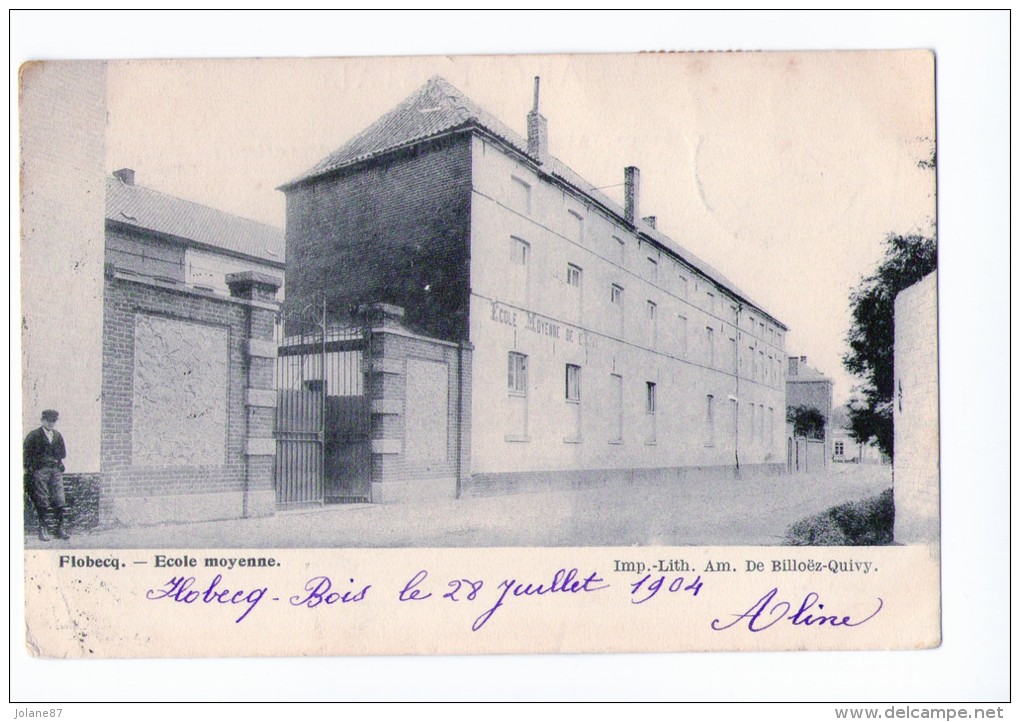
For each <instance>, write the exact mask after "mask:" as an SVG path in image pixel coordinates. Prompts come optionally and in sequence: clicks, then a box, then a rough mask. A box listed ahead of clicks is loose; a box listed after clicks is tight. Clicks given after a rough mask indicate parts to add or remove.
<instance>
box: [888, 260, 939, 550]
mask: <svg viewBox="0 0 1020 722" xmlns="http://www.w3.org/2000/svg"><path fill="white" fill-rule="evenodd" d="M894 308H895V341H894V344H895V347H894V349H895V350H894V361H893V366H894V376H895V379H896V387H895V390H894V396H893V434H894V436H893V443H894V446H893V448H894V455H893V493H894V496H895V503H896V526H895V529H894V530H893V535H894V537H895V539H896V542H897V543H898V544H938V541H939V538H940V536H941V528H940V509H941V504H940V496H939V494H940V485H941V480H940V473H939V346H938V338H939V335H938V273H937V272H933V273H931V274H929V275H927V276H925V277H924V278H923V279H921V280H920V281H918V282H917V283H915V284H914V285H913V286H910V287H909V288H906V289H904V290H902V291H900V293H899V294H898V295H897V296H896V301H895V306H894Z"/></svg>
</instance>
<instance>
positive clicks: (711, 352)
mask: <svg viewBox="0 0 1020 722" xmlns="http://www.w3.org/2000/svg"><path fill="white" fill-rule="evenodd" d="M705 360H706V362H707V363H708V365H709V366H711V367H715V330H714V329H713V328H712V327H711V326H707V327H706V328H705Z"/></svg>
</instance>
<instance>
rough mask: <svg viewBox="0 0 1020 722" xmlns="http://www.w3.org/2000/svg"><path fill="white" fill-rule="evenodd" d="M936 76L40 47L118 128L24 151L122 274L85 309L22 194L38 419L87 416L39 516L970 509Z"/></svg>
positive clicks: (370, 538)
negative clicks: (943, 441)
mask: <svg viewBox="0 0 1020 722" xmlns="http://www.w3.org/2000/svg"><path fill="white" fill-rule="evenodd" d="M934 77H935V76H934V58H933V55H932V54H931V53H930V52H926V51H903V52H874V53H853V52H844V53H839V52H833V53H772V54H755V53H736V54H725V55H724V54H699V55H684V54H679V55H667V56H658V57H656V56H639V55H632V56H562V57H532V58H527V57H521V58H505V59H500V58H443V59H431V58H420V59H376V60H363V61H348V60H308V61H288V60H250V61H244V60H224V61H183V60H182V61H175V62H170V61H159V62H155V61H152V62H146V61H128V62H110V63H40V64H37V65H29V66H27V67H26V68H25V69H24V70H23V72H22V88H23V102H24V103H25V113H26V115H25V116H23V117H25V118H26V119H31V118H32V117H33V116H32V115H31V113H35V112H38V113H41V114H42V115H44V116H45V117H46V118H47V119H51V122H52V118H54V117H55V116H60V117H63V118H64V119H65V122H66V123H67V128H66V129H64V130H66V132H67V133H68V137H73V138H74V140H75V141H80V140H82V139H83V138H87V139H90V140H91V141H93V142H92V144H91V146H89V145H88V144H84V143H80V142H76V151H77V152H78V153H79V154H85V153H88V156H87V157H86V156H80V157H78V158H75V159H74V160H75V161H79V162H77V163H75V164H74V165H68V166H64V164H63V163H59V162H58V163H57V164H56V165H49V166H46V167H45V168H41V169H40V170H39V171H38V172H34V166H33V165H32V164H31V156H28V160H27V163H28V164H27V165H26V174H25V181H26V185H25V192H26V201H27V203H28V206H27V208H26V213H29V212H33V213H35V212H38V216H39V217H40V218H42V219H45V220H46V221H48V222H49V223H50V224H52V225H58V224H65V225H66V226H67V227H68V230H69V231H70V230H72V229H73V231H74V233H75V234H76V235H77V237H75V235H71V234H68V235H66V236H65V237H66V238H68V239H72V238H73V239H74V240H75V243H79V246H80V245H82V244H81V243H80V242H81V241H85V242H86V243H87V244H88V251H87V255H88V257H87V258H81V257H80V256H81V253H80V252H77V251H76V252H74V253H68V254H67V255H66V256H65V258H66V263H67V264H68V265H69V266H70V268H69V272H70V273H73V274H80V275H85V274H88V275H89V276H90V280H95V281H96V282H97V288H96V289H95V295H94V296H93V297H92V298H91V299H90V301H89V303H88V304H87V306H86V307H82V306H81V305H80V301H79V300H78V299H71V298H68V299H67V300H66V301H65V302H66V303H73V304H75V306H76V307H77V308H76V312H77V314H79V318H81V322H80V324H79V328H78V332H79V333H80V335H81V339H80V344H78V343H76V344H73V345H71V346H69V345H67V344H66V343H65V342H64V341H61V342H60V343H59V344H54V342H53V340H54V339H55V338H58V337H59V336H58V335H57V334H52V333H49V332H47V328H48V326H47V324H49V323H60V324H61V325H63V321H61V320H58V319H57V318H56V317H54V316H53V315H52V314H51V311H50V309H51V308H52V304H49V303H45V302H43V301H42V299H41V298H40V302H39V303H38V304H35V303H33V301H34V297H35V294H39V295H40V296H41V297H42V296H45V295H46V294H48V293H49V289H48V288H46V286H45V285H42V284H40V285H37V284H35V283H34V282H33V281H34V279H35V278H36V275H35V270H34V269H35V268H36V266H35V265H33V264H34V262H35V260H36V254H38V255H39V256H40V258H39V262H40V266H42V265H43V264H49V263H50V262H49V259H50V258H51V257H52V250H53V249H52V244H48V243H45V242H43V241H42V240H41V239H42V237H43V236H44V235H45V234H50V233H52V232H53V230H55V228H54V227H52V225H50V226H47V225H43V224H40V225H37V226H35V227H34V228H28V229H27V230H26V235H25V238H24V241H23V244H24V255H23V266H22V268H23V278H24V287H25V314H24V315H25V329H24V338H25V354H26V356H25V357H26V359H27V360H26V366H25V371H26V373H25V375H24V377H23V386H24V390H25V397H24V409H25V411H24V416H25V423H26V428H27V427H29V426H30V425H31V421H33V420H34V416H37V415H38V414H39V413H40V412H44V413H56V412H59V413H61V414H62V416H61V422H62V423H60V428H61V429H64V430H65V432H66V433H67V444H68V451H67V454H68V456H67V458H66V459H64V458H63V457H64V454H63V453H61V454H59V456H60V458H59V459H58V458H56V456H57V455H56V454H49V456H47V454H46V453H40V454H35V455H32V456H31V457H30V455H29V440H28V439H26V442H25V443H26V446H25V451H26V457H25V458H26V467H25V472H26V480H29V477H31V483H30V484H29V485H28V487H27V488H29V491H30V496H31V499H32V502H33V503H32V504H31V505H26V509H27V511H26V525H27V527H28V529H29V531H30V532H31V530H32V527H33V526H35V527H37V534H31V533H29V534H27V536H26V539H27V540H28V543H29V545H30V546H32V547H33V548H35V547H39V548H43V545H46V544H48V543H49V541H50V540H52V538H53V537H54V536H56V537H58V539H59V540H60V542H62V543H64V544H65V546H67V547H68V548H88V547H104V548H118V547H129V548H138V547H148V546H172V547H180V548H186V547H244V548H254V547H273V548H278V547H284V548H286V547H312V548H332V547H339V548H348V547H492V546H505V547H520V546H534V547H555V546H569V547H578V546H630V545H635V544H637V545H671V546H695V545H746V546H761V545H808V546H810V545H836V546H854V545H881V544H890V543H892V542H893V540H894V538H895V539H898V541H900V542H907V541H925V542H927V541H937V538H938V524H937V519H938V475H937V459H938V438H937V428H938V416H937V398H938V377H937V340H938V334H937V328H936V325H935V321H936V299H937V294H936V275H935V271H936V226H935V158H936V142H935V131H934V119H935V118H934ZM68 88H74V92H73V93H70V92H69V91H68ZM894 98H895V99H896V102H891V101H892V99H894ZM341 108H342V109H344V112H342V113H340V112H336V110H337V109H341ZM70 110H74V111H76V112H65V113H61V112H60V111H70ZM79 111H80V112H79ZM104 121H105V122H104ZM241 128H244V130H243V131H242V130H241ZM31 129H32V128H31V127H28V128H26V130H28V131H31ZM47 130H48V132H49V133H51V134H56V133H58V132H59V130H60V129H59V128H47ZM89 131H91V135H89V136H83V135H82V134H83V133H86V132H89ZM72 134H73V135H72ZM51 137H54V135H50V136H48V137H47V138H46V139H43V140H42V142H43V143H45V141H46V140H47V139H48V138H51ZM28 140H29V139H28V138H26V143H27V142H28ZM26 149H27V150H30V149H31V148H30V147H28V146H26ZM46 160H47V162H52V161H50V159H49V158H48V157H47V159H46ZM66 160H67V161H68V162H69V161H71V159H70V158H67V159H66ZM86 160H88V161H90V163H89V164H88V165H85V164H84V163H85V161H86ZM62 166H64V167H62ZM85 168H87V169H88V171H89V172H88V173H84V172H82V171H83V170H84V169H85ZM44 172H46V173H53V174H54V175H56V176H57V180H54V181H49V180H48V179H46V178H45V176H44V175H43V173H44ZM58 183H66V184H70V185H72V186H74V187H75V188H76V189H79V190H84V191H86V196H87V198H88V204H87V206H86V205H85V204H83V203H82V202H80V201H79V200H78V199H75V200H74V202H75V205H76V210H77V211H79V212H80V213H79V215H77V216H74V215H71V214H59V215H57V214H55V213H54V211H55V210H56V208H50V207H48V206H47V203H48V201H49V200H50V199H48V198H47V197H46V195H45V193H44V191H42V190H39V191H38V192H36V190H35V189H36V188H37V187H39V186H47V187H51V188H52V187H55V186H56V185H57V184H58ZM777 186H781V187H782V191H781V192H780V191H779V190H778V187H777ZM59 200H60V201H61V202H65V203H66V202H67V201H68V196H66V195H64V196H62V197H61V198H60V199H59ZM35 204H37V205H35ZM37 239H39V240H37ZM68 250H69V251H70V250H71V249H68ZM44 259H45V260H44ZM100 263H101V266H100ZM72 264H77V265H72ZM51 275H52V272H51ZM99 276H101V278H99ZM901 293H902V296H901V295H900V294H901ZM86 308H87V309H88V310H89V311H90V314H89V315H90V317H89V318H87V319H86V318H82V316H84V315H85V313H84V312H85V310H86ZM897 313H898V314H899V317H898V322H897V323H896V324H895V333H894V331H893V327H894V324H893V319H894V316H895V315H896V314H897ZM54 345H56V346H57V348H52V346H54ZM86 350H87V355H88V356H89V359H88V361H87V365H86V367H85V368H79V372H78V373H76V374H73V375H68V374H67V369H68V362H69V361H70V360H71V359H72V358H80V357H81V356H82V355H84V354H85V353H86ZM96 399H100V401H99V402H98V403H97V402H96ZM44 410H45V411H44ZM894 422H895V423H894ZM897 434H898V436H897ZM33 438H35V439H38V438H39V437H38V433H36V434H35V436H34V437H33ZM897 438H899V440H900V443H899V444H896V445H895V447H896V449H895V452H894V442H895V440H896V439H897ZM896 452H898V453H896ZM57 463H60V464H61V465H62V466H64V467H66V468H65V469H64V470H63V475H62V477H63V481H62V485H61V484H55V480H54V479H52V478H50V481H49V483H50V485H51V487H52V486H54V485H60V486H61V487H62V489H63V493H62V494H60V495H58V494H57V493H56V492H55V491H54V490H52V489H51V491H50V493H49V503H48V504H47V494H46V493H45V489H43V486H45V482H44V481H41V479H42V477H43V476H45V475H47V474H49V475H50V477H53V476H54V474H51V473H50V471H48V470H49V469H50V468H52V465H54V464H57ZM897 465H899V466H898V467H897ZM37 467H38V468H37ZM894 470H896V471H898V476H899V478H900V481H901V484H900V485H899V486H898V488H897V491H899V492H901V493H900V496H899V497H898V498H897V499H896V504H895V506H896V509H897V511H898V512H899V513H898V514H897V515H894V514H893V505H894V504H893V496H894V494H893V483H892V480H893V474H894ZM68 496H69V498H70V499H71V500H72V501H71V504H70V505H67V504H66V499H65V497H68ZM33 512H34V516H33ZM894 516H896V517H897V518H896V519H895V521H894ZM897 531H899V534H897V533H896V532H897ZM68 537H70V538H68Z"/></svg>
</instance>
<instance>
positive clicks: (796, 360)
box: [786, 356, 807, 376]
mask: <svg viewBox="0 0 1020 722" xmlns="http://www.w3.org/2000/svg"><path fill="white" fill-rule="evenodd" d="M786 363H787V367H786V375H787V376H796V375H797V369H799V368H800V365H801V364H807V356H790V357H788V358H787V359H786Z"/></svg>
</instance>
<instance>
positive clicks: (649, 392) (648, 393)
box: [645, 381, 655, 414]
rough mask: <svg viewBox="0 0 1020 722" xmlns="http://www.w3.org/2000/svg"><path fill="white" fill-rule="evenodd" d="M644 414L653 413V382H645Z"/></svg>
mask: <svg viewBox="0 0 1020 722" xmlns="http://www.w3.org/2000/svg"><path fill="white" fill-rule="evenodd" d="M645 413H646V414H654V413H655V383H654V382H653V381H646V382H645Z"/></svg>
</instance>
